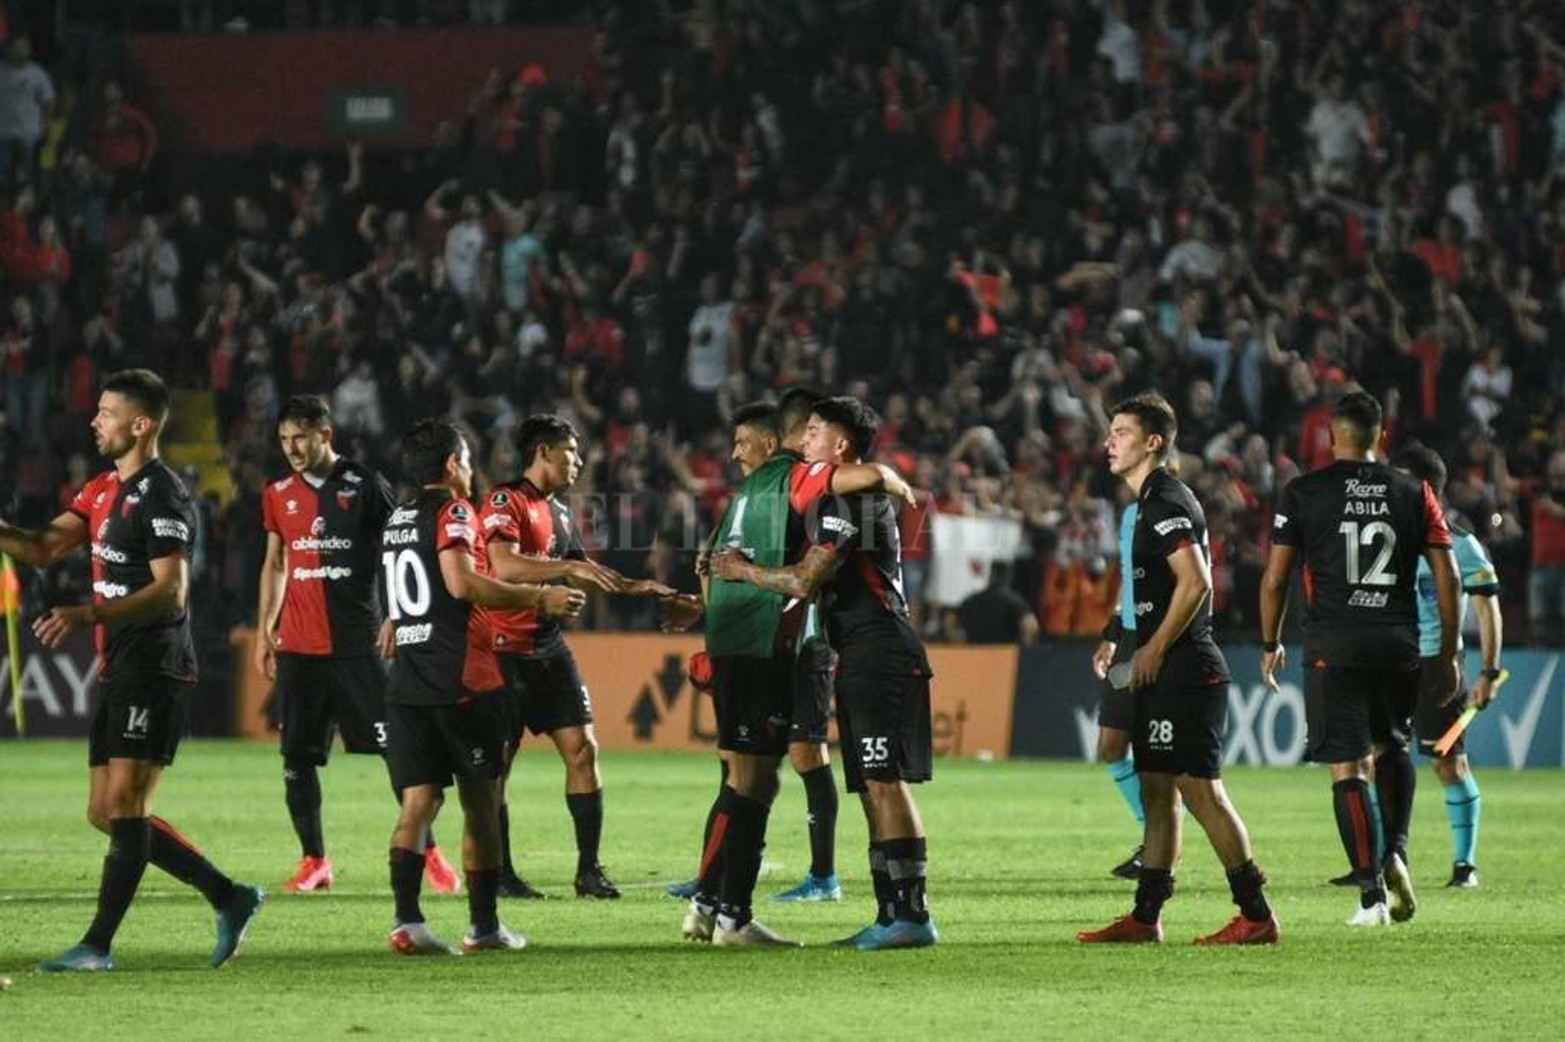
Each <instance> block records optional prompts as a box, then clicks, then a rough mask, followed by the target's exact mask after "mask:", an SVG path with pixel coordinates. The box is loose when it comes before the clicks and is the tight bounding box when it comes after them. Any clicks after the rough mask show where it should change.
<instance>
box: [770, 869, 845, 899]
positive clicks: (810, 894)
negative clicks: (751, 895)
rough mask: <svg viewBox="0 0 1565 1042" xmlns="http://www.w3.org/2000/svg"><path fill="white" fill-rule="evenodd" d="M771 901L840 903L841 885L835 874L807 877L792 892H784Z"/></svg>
mask: <svg viewBox="0 0 1565 1042" xmlns="http://www.w3.org/2000/svg"><path fill="white" fill-rule="evenodd" d="M772 900H773V901H841V900H842V883H841V882H840V881H838V879H837V873H835V872H833V873H832V874H831V875H829V876H825V877H822V876H817V875H807V876H805V877H804V882H802V883H800V884H799V885H798V886H796V887H794V888H793V889H792V890H784V891H783V892H782V893H780V894H777V895H775V896H774V897H773V898H772Z"/></svg>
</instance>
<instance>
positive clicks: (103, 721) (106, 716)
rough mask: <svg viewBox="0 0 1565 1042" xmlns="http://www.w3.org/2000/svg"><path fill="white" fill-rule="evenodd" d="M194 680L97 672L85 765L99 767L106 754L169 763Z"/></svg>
mask: <svg viewBox="0 0 1565 1042" xmlns="http://www.w3.org/2000/svg"><path fill="white" fill-rule="evenodd" d="M195 686H196V685H195V684H194V683H193V682H191V681H188V680H176V679H174V678H173V677H163V676H145V675H143V676H140V677H100V678H99V680H98V711H97V712H96V713H94V714H93V717H92V731H91V732H90V733H89V735H88V738H87V766H89V767H102V766H103V765H105V764H107V763H108V762H109V761H110V760H146V761H148V762H149V763H158V764H162V765H163V766H164V767H167V766H168V765H169V764H171V763H173V762H174V754H175V753H176V752H178V751H179V741H180V739H181V738H184V737H185V725H186V718H187V716H188V714H189V711H190V693H191V692H192V691H194V690H195Z"/></svg>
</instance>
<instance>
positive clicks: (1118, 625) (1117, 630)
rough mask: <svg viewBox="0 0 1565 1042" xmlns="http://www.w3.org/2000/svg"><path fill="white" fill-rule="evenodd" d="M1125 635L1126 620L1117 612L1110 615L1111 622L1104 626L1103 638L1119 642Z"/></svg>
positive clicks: (1114, 642)
mask: <svg viewBox="0 0 1565 1042" xmlns="http://www.w3.org/2000/svg"><path fill="white" fill-rule="evenodd" d="M1124 635H1125V622H1124V620H1123V619H1121V618H1120V617H1119V615H1118V614H1117V613H1116V614H1114V615H1111V616H1109V624H1108V625H1107V626H1104V627H1103V639H1104V640H1106V641H1108V642H1109V643H1110V644H1118V643H1119V640H1120V638H1121V637H1123V636H1124Z"/></svg>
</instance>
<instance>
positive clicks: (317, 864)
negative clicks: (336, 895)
mask: <svg viewBox="0 0 1565 1042" xmlns="http://www.w3.org/2000/svg"><path fill="white" fill-rule="evenodd" d="M333 878H334V877H333V875H332V869H331V862H330V861H328V860H327V859H326V858H323V857H308V856H307V857H305V859H304V860H303V861H300V862H299V871H297V872H295V873H294V876H293V878H292V879H290V880H288V882H286V883H284V884H283V890H284V891H285V892H287V893H290V894H309V893H313V892H315V891H316V890H330V889H331V884H332V881H333Z"/></svg>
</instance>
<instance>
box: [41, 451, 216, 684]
mask: <svg viewBox="0 0 1565 1042" xmlns="http://www.w3.org/2000/svg"><path fill="white" fill-rule="evenodd" d="M68 509H69V510H70V512H71V513H73V514H75V515H76V516H78V517H80V518H81V519H82V520H83V521H85V522H86V523H87V531H88V533H89V537H90V539H91V540H92V599H93V602H94V603H96V604H104V603H107V602H109V601H114V600H119V599H121V598H123V597H129V596H130V595H131V594H133V593H135V592H136V591H137V590H141V589H144V588H146V587H147V586H150V585H151V584H152V566H151V562H153V561H157V560H160V559H162V558H165V557H174V556H185V555H188V554H189V552H190V544H191V541H192V540H193V539H194V538H195V535H196V509H195V504H194V503H193V502H192V501H191V498H190V491H189V490H188V489H186V488H185V484H184V482H182V481H180V480H179V475H178V474H175V473H174V471H173V470H172V469H170V468H169V466H168V465H167V464H166V463H164V462H163V461H162V460H153V461H152V462H150V463H148V464H147V465H146V466H145V467H142V468H141V470H139V471H137V472H136V473H135V474H134V475H132V476H131V477H130V478H128V479H127V480H125V481H123V482H122V481H121V480H120V476H119V473H118V472H117V471H114V470H109V471H106V472H105V473H102V474H99V475H98V476H97V477H95V478H93V479H92V480H91V481H89V482H87V483H86V484H85V485H83V486H82V487H81V490H80V491H79V492H77V493H76V496H75V498H74V499H72V500H71V505H70V507H69V508H68ZM94 635H95V637H96V640H97V645H98V673H99V675H100V676H104V677H107V676H109V675H111V674H112V675H114V676H115V677H116V678H118V679H124V678H125V677H127V676H130V677H134V676H136V675H138V674H139V675H148V676H165V677H174V678H177V679H180V680H194V679H195V676H196V653H195V646H194V645H193V644H192V642H191V639H190V615H189V612H188V610H180V611H176V612H172V613H170V614H169V615H166V616H164V617H163V618H158V619H142V620H140V621H138V622H117V623H100V624H99V625H98V626H97V627H96V631H95V634H94Z"/></svg>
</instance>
